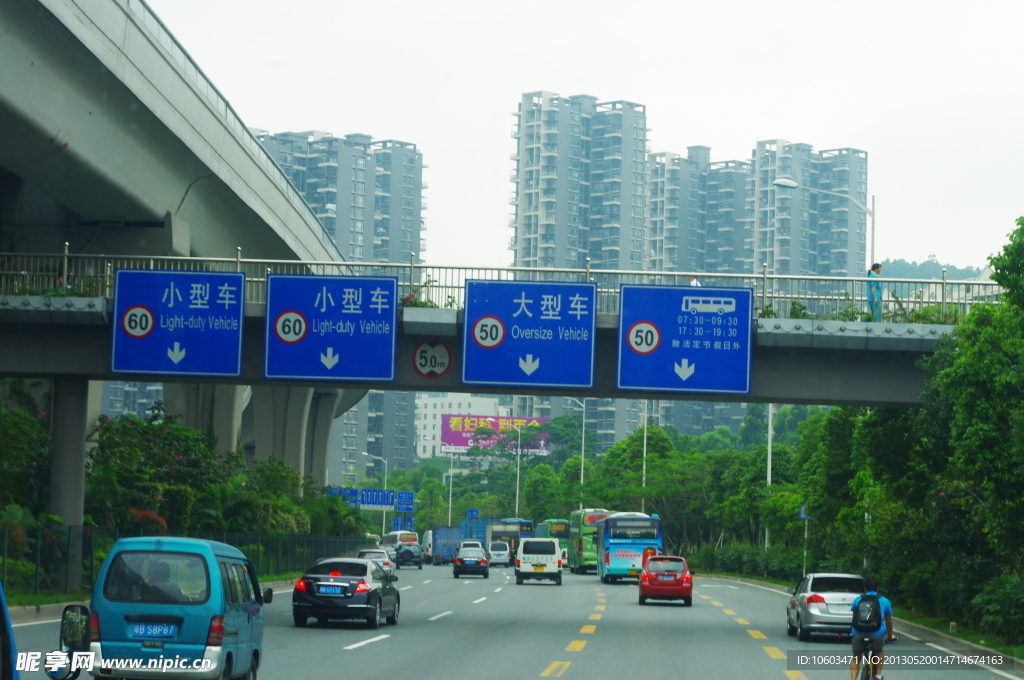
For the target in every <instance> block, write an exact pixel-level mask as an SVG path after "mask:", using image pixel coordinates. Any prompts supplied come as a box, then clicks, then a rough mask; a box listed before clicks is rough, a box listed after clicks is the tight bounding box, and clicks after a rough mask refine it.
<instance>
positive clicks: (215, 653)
mask: <svg viewBox="0 0 1024 680" xmlns="http://www.w3.org/2000/svg"><path fill="white" fill-rule="evenodd" d="M100 584H102V587H97V588H96V590H95V592H94V593H93V597H92V607H91V609H92V611H91V612H88V610H86V609H85V608H84V607H83V608H82V609H83V611H84V612H88V613H89V616H90V619H89V620H90V629H91V643H90V650H91V651H92V652H94V653H95V655H96V657H95V665H94V668H95V669H96V670H95V672H93V675H97V676H98V675H102V676H103V677H115V678H117V677H132V678H148V677H152V678H237V677H242V676H245V677H254V676H255V675H256V672H257V670H258V669H259V666H260V661H261V659H262V655H263V605H264V603H268V604H269V603H270V602H271V600H272V599H273V591H271V590H270V589H267V590H265V591H262V592H261V591H260V587H259V583H258V582H257V580H256V573H255V571H253V568H252V565H251V564H250V563H249V561H248V560H247V559H246V557H245V555H243V554H242V552H241V551H240V550H238V549H237V548H234V547H232V546H230V545H226V544H224V543H218V542H216V541H201V540H197V539H191V538H169V537H155V538H124V539H121V540H120V541H118V542H117V543H115V544H114V547H113V548H111V550H110V553H109V554H108V555H107V559H106V560H104V562H103V567H102V568H101V569H100V573H99V577H98V579H97V586H100ZM179 655H180V656H181V657H183V658H184V657H188V658H189V659H191V660H209V662H210V663H209V668H208V669H206V670H202V669H192V668H172V669H161V668H160V667H159V666H157V667H155V668H146V666H147V665H148V663H149V662H150V660H154V661H155V660H157V659H161V658H166V657H168V656H170V657H175V656H179ZM112 658H127V659H142V661H143V663H142V665H143V668H141V669H131V670H128V669H124V670H118V669H113V670H109V669H104V670H103V671H102V672H101V670H100V669H101V660H102V659H112ZM181 665H182V666H184V665H185V664H181Z"/></svg>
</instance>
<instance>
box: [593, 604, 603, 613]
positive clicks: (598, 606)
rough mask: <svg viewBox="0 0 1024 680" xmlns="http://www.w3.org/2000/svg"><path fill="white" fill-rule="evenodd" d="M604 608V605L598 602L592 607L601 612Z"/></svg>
mask: <svg viewBox="0 0 1024 680" xmlns="http://www.w3.org/2000/svg"><path fill="white" fill-rule="evenodd" d="M605 609H606V607H605V606H604V605H603V604H599V605H596V606H595V607H594V611H596V612H603V611H604V610H605Z"/></svg>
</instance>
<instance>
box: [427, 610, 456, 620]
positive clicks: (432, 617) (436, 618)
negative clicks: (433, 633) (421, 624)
mask: <svg viewBox="0 0 1024 680" xmlns="http://www.w3.org/2000/svg"><path fill="white" fill-rule="evenodd" d="M449 614H451V612H441V613H440V614H438V615H437V616H431V617H430V618H429V619H427V621H437V620H438V619H439V618H441V617H442V616H448V615H449Z"/></svg>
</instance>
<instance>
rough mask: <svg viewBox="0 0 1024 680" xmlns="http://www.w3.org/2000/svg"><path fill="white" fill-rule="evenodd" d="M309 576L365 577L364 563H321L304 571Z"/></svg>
mask: <svg viewBox="0 0 1024 680" xmlns="http://www.w3.org/2000/svg"><path fill="white" fill-rule="evenodd" d="M306 573H307V574H309V575H310V576H366V563H364V562H321V563H320V564H314V565H313V566H312V567H310V568H309V569H307V570H306Z"/></svg>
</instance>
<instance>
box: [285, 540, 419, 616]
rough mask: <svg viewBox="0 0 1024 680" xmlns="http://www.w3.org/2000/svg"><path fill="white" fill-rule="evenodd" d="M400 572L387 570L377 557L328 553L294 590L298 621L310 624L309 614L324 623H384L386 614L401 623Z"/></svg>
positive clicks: (312, 567)
mask: <svg viewBox="0 0 1024 680" xmlns="http://www.w3.org/2000/svg"><path fill="white" fill-rule="evenodd" d="M397 580H398V577H397V576H393V575H392V576H389V575H387V574H385V573H384V570H383V569H381V566H380V565H379V564H377V563H376V562H375V561H374V560H362V559H358V558H354V557H328V558H325V559H322V560H319V561H317V562H316V563H315V564H313V566H311V567H310V568H309V569H307V570H306V572H305V573H304V574H303V575H302V578H300V579H299V580H298V581H296V582H295V589H294V590H293V591H292V616H293V617H294V618H295V625H296V626H299V627H302V626H305V625H306V621H307V620H308V619H309V617H311V616H312V617H315V618H316V620H317V621H318V622H319V623H320V624H324V623H327V621H328V620H330V619H363V620H365V621H366V626H367V627H368V628H378V627H380V619H381V617H382V616H384V617H387V622H388V623H389V624H391V625H394V624H396V623H398V610H399V609H400V607H401V602H400V599H399V595H398V589H397V588H395V586H394V584H393V582H394V581H397Z"/></svg>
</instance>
